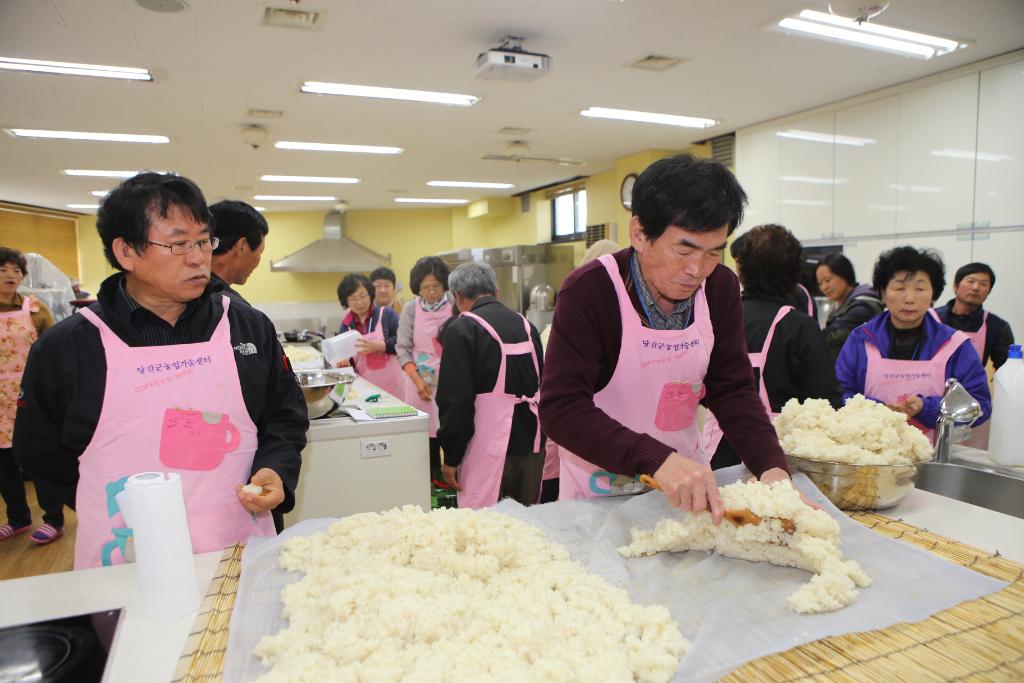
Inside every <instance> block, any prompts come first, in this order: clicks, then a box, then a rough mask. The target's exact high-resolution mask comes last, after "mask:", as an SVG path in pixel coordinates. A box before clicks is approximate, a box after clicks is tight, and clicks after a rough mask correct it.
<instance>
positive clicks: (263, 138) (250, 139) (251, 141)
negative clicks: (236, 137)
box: [242, 126, 270, 149]
mask: <svg viewBox="0 0 1024 683" xmlns="http://www.w3.org/2000/svg"><path fill="white" fill-rule="evenodd" d="M269 140H270V133H268V132H267V129H266V128H264V127H263V126H246V127H245V128H243V129H242V142H244V143H245V144H247V145H248V146H249V147H252V148H253V149H259V148H260V147H262V146H263V145H265V144H267V142H268V141H269Z"/></svg>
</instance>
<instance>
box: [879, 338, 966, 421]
mask: <svg viewBox="0 0 1024 683" xmlns="http://www.w3.org/2000/svg"><path fill="white" fill-rule="evenodd" d="M966 341H967V335H966V334H964V333H963V332H960V331H959V330H958V331H956V332H954V333H953V336H952V337H950V338H949V339H948V340H947V341H946V343H945V344H943V345H942V346H941V347H939V350H938V351H937V352H936V354H935V356H934V357H932V358H931V360H894V359H891V358H882V354H881V353H880V352H879V350H878V347H877V346H875V345H874V344H872V343H870V342H868V341H865V342H864V350H865V352H866V354H867V358H868V364H867V368H866V370H865V373H864V395H865V396H870V397H872V398H876V399H878V400H880V401H883V402H885V403H899V402H901V401H903V400H904V399H905V398H906V397H907V396H913V395H920V396H942V394H943V392H944V391H945V390H946V363H948V362H949V359H950V357H951V356H952V355H953V354H954V353H955V352H956V350H957V349H958V348H960V345H961V344H963V343H964V342H966ZM909 422H910V424H912V425H914V426H915V427H917V428H918V429H920V430H921V431H922V432H924V433H925V436H927V437H928V438H929V439H931V440H933V441H934V432H935V430H933V429H928V428H927V427H925V426H924V425H922V424H921V423H920V422H918V421H917V420H915V419H914V418H909Z"/></svg>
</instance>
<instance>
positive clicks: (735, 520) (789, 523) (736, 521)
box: [640, 474, 796, 534]
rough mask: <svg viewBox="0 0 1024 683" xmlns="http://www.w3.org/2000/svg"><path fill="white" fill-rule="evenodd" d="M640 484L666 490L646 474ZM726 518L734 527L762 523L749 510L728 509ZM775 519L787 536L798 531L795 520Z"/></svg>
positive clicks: (642, 475) (641, 478) (642, 476)
mask: <svg viewBox="0 0 1024 683" xmlns="http://www.w3.org/2000/svg"><path fill="white" fill-rule="evenodd" d="M640 483H642V484H645V485H647V486H650V487H651V488H652V489H657V490H658V491H662V492H664V489H662V488H661V484H659V483H658V482H657V480H656V479H655V478H654V477H650V476H648V475H646V474H641V475H640ZM724 517H725V519H727V520H729V521H730V522H731V523H732V525H733V526H743V525H744V524H754V525H757V524H760V523H761V518H760V517H758V516H757V515H755V514H754V513H753V512H751V511H750V510H748V509H747V508H736V509H728V508H726V510H725V514H724ZM775 519H778V520H779V521H780V522H782V531H783V532H785V533H787V534H792V533H794V532H795V531H796V523H795V522H794V521H793V520H791V519H786V518H785V517H776V518H775Z"/></svg>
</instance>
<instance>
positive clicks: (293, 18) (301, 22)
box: [263, 7, 324, 31]
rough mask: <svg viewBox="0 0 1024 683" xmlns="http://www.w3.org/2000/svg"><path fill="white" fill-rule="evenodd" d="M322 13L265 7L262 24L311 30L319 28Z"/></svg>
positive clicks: (322, 16)
mask: <svg viewBox="0 0 1024 683" xmlns="http://www.w3.org/2000/svg"><path fill="white" fill-rule="evenodd" d="M323 18H324V13H323V12H319V11H306V10H301V9H291V8H289V7H267V8H265V9H264V10H263V25H264V26H276V27H278V28H301V29H305V30H307V31H313V30H316V29H317V28H319V26H320V23H321V22H322V21H323Z"/></svg>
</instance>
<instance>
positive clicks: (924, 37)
mask: <svg viewBox="0 0 1024 683" xmlns="http://www.w3.org/2000/svg"><path fill="white" fill-rule="evenodd" d="M771 28H772V29H774V30H782V31H797V32H799V33H805V34H807V35H809V36H811V37H812V38H820V39H824V40H830V41H838V42H843V43H853V44H855V45H858V46H860V47H866V48H870V49H875V50H884V51H886V52H895V53H898V54H902V55H908V56H910V57H917V58H920V59H931V58H932V57H936V56H938V55H944V54H948V53H950V52H953V51H954V50H958V49H960V48H964V47H967V46H968V45H969V44H970V43H967V42H960V41H956V40H951V39H949V38H942V37H940V36H932V35H928V34H925V33H916V32H914V31H905V30H903V29H899V28H895V27H892V26H885V25H884V24H876V23H871V22H861V23H858V22H856V21H854V20H852V19H846V18H843V17H837V16H833V15H831V14H826V13H824V12H816V11H814V10H803V11H802V12H800V14H799V15H797V16H792V17H786V18H785V19H782V20H781V21H779V22H778V23H777V24H775V25H773V26H772V27H771Z"/></svg>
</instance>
